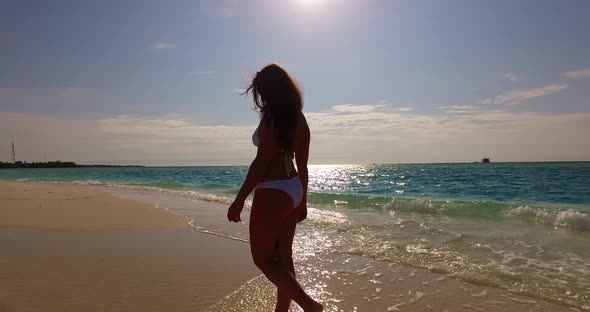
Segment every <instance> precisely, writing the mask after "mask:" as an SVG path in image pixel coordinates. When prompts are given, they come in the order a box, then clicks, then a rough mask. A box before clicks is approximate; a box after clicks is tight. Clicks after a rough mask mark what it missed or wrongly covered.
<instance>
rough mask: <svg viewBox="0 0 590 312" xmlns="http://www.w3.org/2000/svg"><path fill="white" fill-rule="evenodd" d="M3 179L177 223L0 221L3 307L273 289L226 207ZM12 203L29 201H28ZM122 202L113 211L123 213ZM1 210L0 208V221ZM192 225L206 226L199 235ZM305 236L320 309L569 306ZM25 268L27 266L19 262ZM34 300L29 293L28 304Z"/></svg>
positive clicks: (212, 304) (197, 305) (196, 304)
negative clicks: (71, 225)
mask: <svg viewBox="0 0 590 312" xmlns="http://www.w3.org/2000/svg"><path fill="white" fill-rule="evenodd" d="M10 183H13V184H15V185H16V186H28V187H40V188H46V187H56V188H61V190H62V191H63V192H64V194H65V195H68V196H71V195H74V194H75V192H76V190H77V189H82V190H77V191H78V192H80V191H84V192H90V193H92V194H95V195H94V196H98V195H97V194H102V195H103V196H105V197H107V198H111V199H112V200H113V202H117V203H119V204H122V203H127V204H128V203H130V202H133V203H135V204H137V205H145V207H146V209H148V210H154V211H158V212H159V213H164V214H167V215H168V217H172V218H173V219H174V221H175V222H173V225H172V226H171V227H168V228H166V227H165V226H163V224H159V223H157V222H156V223H155V224H152V226H151V227H143V228H142V227H140V226H138V225H137V223H132V224H128V226H129V227H134V228H120V227H119V228H113V227H112V225H110V226H111V228H110V229H99V230H96V229H94V230H80V229H69V230H65V231H64V230H58V231H56V230H55V229H47V228H46V229H34V228H31V227H24V228H23V227H20V228H17V227H14V226H13V227H10V226H9V225H8V226H7V225H3V226H0V249H2V250H7V251H9V252H8V253H7V254H9V255H11V257H7V258H5V259H2V260H0V268H4V269H0V281H2V282H0V294H4V297H3V295H0V308H4V307H8V308H6V310H7V311H12V310H11V309H13V308H14V310H21V309H25V310H26V308H29V309H34V308H35V307H40V306H44V307H45V306H46V307H49V308H45V309H43V310H47V311H70V310H71V311H76V310H86V311H102V310H112V311H116V310H126V311H135V310H137V311H139V310H140V309H141V310H162V309H173V310H175V311H204V310H205V309H207V311H265V310H267V309H272V307H273V304H274V301H273V300H274V298H273V296H274V292H275V289H274V286H273V285H272V284H270V283H269V282H268V281H266V279H265V278H264V277H263V276H260V272H259V271H258V270H257V269H256V268H255V267H254V265H253V264H252V260H251V258H250V253H249V248H248V245H247V244H245V243H244V242H243V241H235V240H231V239H228V238H225V236H224V235H225V234H228V236H231V237H237V238H244V237H246V236H244V235H247V234H245V233H247V226H246V224H245V223H246V222H245V223H244V224H231V225H229V224H227V220H223V218H222V217H223V216H222V217H221V218H220V215H219V209H225V206H224V205H222V204H219V203H214V202H205V201H199V200H194V199H190V198H185V197H180V196H178V195H176V194H161V193H158V192H153V191H149V190H121V189H117V188H109V187H107V186H91V185H89V186H80V185H72V184H66V183H64V184H59V185H53V184H49V183H46V184H43V183H37V182H10ZM6 185H7V184H6V183H5V182H0V190H1V191H0V206H1V207H4V206H5V205H4V204H2V203H4V202H3V200H5V199H6V196H5V195H4V193H2V192H4V190H5V189H6V187H5V186H6ZM27 192H28V191H27ZM31 194H32V193H28V194H27V195H28V196H29V195H31ZM22 200H24V201H29V202H30V203H31V202H33V201H34V199H33V198H25V199H22ZM86 200H88V199H86ZM68 202H72V201H71V200H70V201H68ZM74 202H75V201H74ZM84 203H85V202H84V201H83V200H81V201H80V202H79V204H80V205H84ZM154 203H157V204H158V207H159V208H156V207H154ZM130 207H131V206H129V205H121V206H119V208H121V209H125V210H127V208H130ZM38 208H39V207H37V208H36V209H38ZM130 209H132V208H130ZM166 210H168V212H166ZM146 211H147V210H146ZM179 212H180V213H179ZM188 212H190V213H191V215H187V213H188ZM2 213H3V208H2V209H0V220H1V219H3V218H2ZM119 213H121V210H110V212H109V214H110V215H111V216H112V217H115V218H116V217H117V216H118V214H119ZM174 214H178V215H180V216H175V215H174ZM135 215H136V216H137V215H139V214H135ZM160 216H161V214H160ZM185 218H186V219H185ZM148 219H149V218H147V219H146V220H148ZM187 219H194V220H197V221H198V222H195V224H194V226H195V229H196V230H197V231H195V230H193V229H191V228H190V227H189V226H188V224H187ZM244 219H245V220H247V216H245V218H244ZM177 222H180V226H178V224H177ZM107 225H108V224H107ZM204 225H207V227H204ZM211 229H213V230H211ZM202 230H206V231H209V230H211V231H210V232H211V233H207V232H201V233H199V231H202ZM314 232H315V231H314V229H313V226H309V225H306V224H305V223H304V224H303V225H302V227H300V228H299V229H298V233H297V237H296V244H295V246H294V248H295V249H299V250H303V251H304V252H303V253H302V254H301V253H300V254H298V255H296V259H295V261H296V263H295V266H296V268H297V272H298V276H299V278H300V280H301V283H302V285H303V286H304V287H305V288H306V289H307V290H308V291H310V293H311V294H312V295H313V296H314V297H316V298H318V299H320V300H321V301H322V302H323V303H325V304H326V307H327V308H328V310H329V309H334V308H338V309H340V310H345V311H349V310H351V311H352V310H355V309H356V310H358V311H371V310H384V311H385V310H389V311H444V310H447V311H449V312H450V311H455V310H466V311H480V312H481V311H523V310H526V311H572V310H574V311H575V308H572V307H570V306H564V305H557V304H554V303H550V302H547V301H544V300H542V299H539V298H532V297H526V296H523V295H520V294H517V293H514V292H511V291H507V290H503V289H500V288H496V287H492V286H486V285H476V284H471V283H468V282H465V281H461V280H458V279H454V278H452V277H450V276H447V275H444V274H439V273H435V272H432V271H429V270H426V269H419V268H415V267H411V266H408V265H403V264H399V263H385V262H382V261H379V260H375V259H370V258H366V257H364V256H362V255H354V254H341V255H336V256H333V255H332V256H333V257H331V258H326V257H327V255H326V254H324V253H322V251H321V250H318V249H317V248H315V249H312V250H309V251H306V249H305V246H303V247H304V248H303V249H301V248H300V247H301V246H297V245H298V244H299V245H301V244H305V240H306V237H308V235H312V234H313V233H314ZM220 233H222V234H223V235H219V234H220ZM203 234H213V235H203ZM220 236H221V237H220ZM316 257H317V258H316ZM343 263H346V267H343ZM23 266H24V267H25V269H21V267H23ZM72 266H73V267H74V268H72ZM11 268H12V269H11ZM27 268H36V271H30V270H28V269H27ZM95 280H98V281H100V283H98V284H99V285H92V286H91V285H88V284H86V283H88V282H90V281H95ZM72 285H77V286H76V287H72ZM47 289H51V291H50V293H51V294H52V295H51V296H49V295H48V294H46V293H44V292H47ZM113 289H115V290H117V291H114V290H113ZM195 296H197V297H198V300H197V299H195V298H197V297H195ZM32 297H33V298H38V299H35V300H30V298H32ZM71 298H79V299H76V300H73V299H71ZM107 303H108V305H107ZM3 305H4V306H3ZM17 307H18V309H17ZM156 307H157V308H156ZM437 308H440V310H437ZM93 309H95V310H93ZM101 309H102V310H101ZM293 311H295V310H293ZM579 311H582V310H579ZM584 311H586V310H584Z"/></svg>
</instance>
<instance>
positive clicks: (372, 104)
mask: <svg viewBox="0 0 590 312" xmlns="http://www.w3.org/2000/svg"><path fill="white" fill-rule="evenodd" d="M588 13H590V2H588V1H583V0H579V1H539V0H534V1H533V0H531V1H434V0H433V1H415V0H413V1H397V0H391V1H388V0H383V1H377V0H364V1H360V0H359V1H352V0H315V1H314V0H285V1H270V0H243V1H239V0H224V1H213V0H211V1H3V2H1V3H0V50H1V51H2V52H1V53H0V65H1V68H2V74H0V121H3V122H2V123H0V131H1V132H0V139H1V140H2V142H5V143H2V144H1V146H0V152H2V153H1V154H0V156H2V155H8V148H9V142H10V141H12V140H14V141H16V142H17V147H18V153H17V154H18V155H19V156H20V158H21V159H23V160H28V161H34V160H43V159H48V158H49V159H57V158H59V159H63V160H74V161H77V162H81V163H96V162H108V163H139V164H150V165H193V164H194V165H200V164H247V163H248V161H249V159H250V158H251V156H252V155H253V153H254V150H253V148H252V147H251V146H250V145H249V144H250V143H249V133H250V132H251V131H252V129H253V128H254V127H255V125H256V123H257V118H258V117H257V115H256V114H255V113H253V112H252V111H251V107H252V106H251V104H250V101H249V99H247V98H244V97H241V96H239V95H238V94H237V92H238V91H239V90H240V89H242V88H244V87H245V86H246V85H247V84H248V79H249V78H250V77H251V75H252V73H254V72H255V71H256V70H257V69H259V68H260V67H262V66H263V65H264V64H266V63H269V62H278V63H280V64H282V65H284V66H285V67H286V68H287V70H288V71H289V72H290V73H291V74H292V75H293V76H295V78H296V79H297V80H298V81H299V82H300V83H301V84H302V86H303V89H304V98H305V108H304V110H305V112H306V113H307V114H308V118H309V119H310V124H311V126H312V136H313V139H312V154H311V155H312V157H311V162H315V163H353V162H379V163H382V162H383V163H390V162H393V163H395V162H448V161H450V162H453V161H471V160H477V159H479V158H481V157H483V156H489V157H491V158H492V160H502V161H525V160H590V147H589V146H590V139H588V138H587V135H585V134H587V133H590V126H589V124H590V100H589V99H590V88H589V87H590V40H588V39H587V38H588V37H590V21H588V18H587V16H588ZM314 146H315V148H314ZM0 160H3V159H2V158H0Z"/></svg>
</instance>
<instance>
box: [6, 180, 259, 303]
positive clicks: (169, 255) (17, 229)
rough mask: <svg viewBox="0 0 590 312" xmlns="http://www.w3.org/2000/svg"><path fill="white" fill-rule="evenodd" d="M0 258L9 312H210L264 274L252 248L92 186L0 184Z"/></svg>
mask: <svg viewBox="0 0 590 312" xmlns="http://www.w3.org/2000/svg"><path fill="white" fill-rule="evenodd" d="M15 187H16V190H15V189H14V188H15ZM11 189H12V190H11ZM24 189H27V191H24ZM17 191H18V192H17ZM49 192H52V193H49ZM74 198H77V199H74ZM101 204H106V205H107V206H100V205H101ZM18 209H20V210H21V211H20V212H19V211H18ZM43 209H46V210H45V211H43ZM48 210H49V211H48ZM49 212H51V213H53V215H54V216H59V218H54V217H51V216H49V217H48V215H49ZM89 215H91V216H92V217H93V218H90V219H91V220H92V222H89V219H88V217H89ZM25 217H26V218H25ZM77 222H81V223H77ZM0 250H2V255H3V256H2V257H0V311H7V312H10V311H56V312H57V311H90V312H92V311H97V312H98V311H165V310H173V311H186V312H189V311H204V310H205V309H207V308H208V307H209V306H211V305H213V304H214V303H216V302H218V301H219V300H221V299H222V298H224V297H225V296H226V295H227V294H229V293H231V292H233V291H234V290H235V289H237V288H238V287H240V286H241V285H242V284H243V283H244V282H246V281H248V280H250V279H252V278H253V277H255V276H257V275H258V274H259V272H257V270H256V268H255V267H254V265H253V264H252V263H251V261H248V259H249V258H250V251H249V248H248V245H246V244H244V243H240V242H236V241H232V240H227V239H224V238H221V237H215V236H211V235H204V234H202V233H199V232H197V231H194V230H193V229H191V228H190V227H189V226H188V224H187V220H186V219H184V218H182V217H178V216H175V215H173V214H172V213H168V212H166V211H165V210H164V209H159V208H156V207H154V206H153V205H151V204H149V203H146V202H141V201H135V200H131V199H123V198H120V197H118V196H115V195H114V194H112V193H109V192H106V191H104V190H101V189H100V188H99V189H97V188H96V187H93V186H76V185H47V184H43V183H30V182H26V183H23V182H11V183H5V182H0Z"/></svg>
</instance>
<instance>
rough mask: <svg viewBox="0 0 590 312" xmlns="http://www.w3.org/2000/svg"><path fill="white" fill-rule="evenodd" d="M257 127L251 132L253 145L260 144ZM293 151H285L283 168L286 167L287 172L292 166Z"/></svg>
mask: <svg viewBox="0 0 590 312" xmlns="http://www.w3.org/2000/svg"><path fill="white" fill-rule="evenodd" d="M258 129H259V128H258V127H257V128H256V130H255V131H254V133H252V144H254V146H256V147H257V146H258V144H260V137H259V136H258ZM293 157H294V155H293V153H292V152H289V153H285V158H284V162H285V168H286V169H287V172H289V171H290V170H289V169H291V168H292V167H293V163H292V160H293Z"/></svg>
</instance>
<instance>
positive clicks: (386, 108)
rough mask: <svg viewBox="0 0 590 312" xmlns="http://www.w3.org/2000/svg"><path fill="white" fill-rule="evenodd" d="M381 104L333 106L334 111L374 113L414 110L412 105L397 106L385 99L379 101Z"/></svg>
mask: <svg viewBox="0 0 590 312" xmlns="http://www.w3.org/2000/svg"><path fill="white" fill-rule="evenodd" d="M378 103H379V104H365V105H353V104H343V105H336V106H333V107H332V111H333V112H336V113H344V114H347V113H353V114H358V113H373V112H382V113H383V112H401V113H403V112H409V111H412V110H413V108H411V107H397V106H395V105H393V104H391V103H387V102H385V101H379V102H378Z"/></svg>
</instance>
